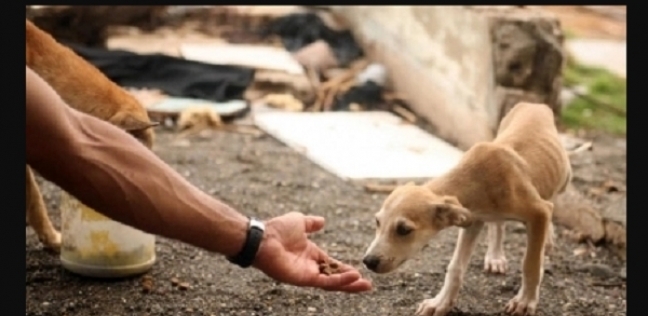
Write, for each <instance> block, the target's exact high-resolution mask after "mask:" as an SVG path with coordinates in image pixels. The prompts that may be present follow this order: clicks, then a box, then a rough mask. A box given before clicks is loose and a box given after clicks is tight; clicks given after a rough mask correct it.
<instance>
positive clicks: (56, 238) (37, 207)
mask: <svg viewBox="0 0 648 316" xmlns="http://www.w3.org/2000/svg"><path fill="white" fill-rule="evenodd" d="M25 183H26V187H25V189H26V193H27V196H26V198H27V200H26V204H27V223H29V225H30V226H31V227H32V228H33V229H34V231H35V232H36V235H37V236H38V239H39V240H40V241H41V242H42V243H43V245H44V246H45V247H46V248H47V249H49V250H52V251H54V252H56V253H59V252H60V251H61V233H59V232H58V231H57V230H56V229H55V228H54V225H52V222H51V221H50V218H49V216H48V214H47V208H45V203H44V202H43V196H42V195H41V193H40V190H39V189H38V184H37V183H36V179H35V178H34V174H33V173H32V171H31V169H30V168H29V166H27V173H26V177H25Z"/></svg>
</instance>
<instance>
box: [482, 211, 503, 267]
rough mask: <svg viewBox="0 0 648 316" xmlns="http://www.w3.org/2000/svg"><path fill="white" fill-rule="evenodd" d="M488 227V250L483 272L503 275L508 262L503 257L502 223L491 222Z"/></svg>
mask: <svg viewBox="0 0 648 316" xmlns="http://www.w3.org/2000/svg"><path fill="white" fill-rule="evenodd" d="M486 225H487V226H488V236H487V238H488V240H487V242H488V250H487V251H486V256H485V257H484V271H486V272H490V273H496V274H504V273H505V272H506V270H507V269H508V261H507V260H506V256H505V255H504V222H493V223H488V224H486Z"/></svg>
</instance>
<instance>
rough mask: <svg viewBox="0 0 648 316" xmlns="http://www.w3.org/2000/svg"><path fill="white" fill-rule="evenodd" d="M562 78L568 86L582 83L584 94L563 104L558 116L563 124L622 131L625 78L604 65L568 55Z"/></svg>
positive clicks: (624, 121)
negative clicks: (581, 62) (585, 63)
mask: <svg viewBox="0 0 648 316" xmlns="http://www.w3.org/2000/svg"><path fill="white" fill-rule="evenodd" d="M563 80H564V84H565V86H567V87H568V88H571V89H574V88H575V87H578V86H584V87H586V92H585V94H584V95H581V96H577V97H576V98H574V99H573V100H571V101H570V102H569V104H567V105H566V106H565V107H564V108H563V110H562V115H561V116H562V117H561V119H562V122H563V123H564V125H566V126H567V127H570V128H584V129H595V130H602V131H606V132H609V133H613V134H617V135H625V134H626V128H627V124H626V114H625V113H626V98H627V83H626V79H624V78H620V77H619V76H617V75H615V74H613V73H611V72H610V71H608V70H606V69H602V68H598V67H590V66H585V65H581V64H578V63H577V62H575V61H574V60H573V59H568V61H567V66H566V68H565V70H564V72H563Z"/></svg>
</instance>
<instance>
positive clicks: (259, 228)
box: [227, 217, 266, 268]
mask: <svg viewBox="0 0 648 316" xmlns="http://www.w3.org/2000/svg"><path fill="white" fill-rule="evenodd" d="M265 231H266V228H265V223H264V222H262V221H259V220H257V219H256V218H254V217H250V218H249V219H248V221H247V225H246V232H245V238H244V241H243V244H242V246H241V247H240V248H239V249H240V250H239V251H238V253H236V254H235V255H233V256H228V257H227V260H228V261H230V262H231V263H234V264H236V265H238V266H240V267H242V268H247V267H250V266H252V265H253V263H254V261H255V260H256V257H257V255H258V253H259V250H260V249H261V244H262V243H263V241H264V239H265V237H266V235H265Z"/></svg>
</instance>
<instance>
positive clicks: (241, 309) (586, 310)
mask: <svg viewBox="0 0 648 316" xmlns="http://www.w3.org/2000/svg"><path fill="white" fill-rule="evenodd" d="M171 139H172V135H171V134H169V133H166V132H160V133H159V138H158V145H157V149H156V152H157V153H158V154H159V155H160V156H161V157H162V158H163V159H164V160H165V161H167V162H169V163H170V164H172V165H173V166H174V168H176V169H177V170H178V171H179V172H181V173H182V174H184V175H185V176H186V177H188V179H189V180H190V181H191V182H192V183H194V184H196V185H198V186H199V187H201V188H202V189H204V190H205V191H207V192H209V193H210V194H213V195H214V196H217V197H219V198H221V199H223V200H224V201H226V202H228V203H231V205H233V206H235V207H236V208H238V209H240V210H242V211H243V212H245V213H247V214H252V215H255V216H258V217H262V218H263V217H269V216H273V215H279V214H282V213H284V212H288V211H301V212H307V213H312V214H317V215H322V216H325V217H326V218H327V219H328V223H327V226H326V228H325V230H324V231H323V232H321V233H318V234H316V235H314V236H313V239H314V240H315V241H316V242H318V243H319V244H320V245H321V246H322V247H324V248H325V249H326V250H328V251H329V252H330V253H331V254H332V255H333V256H335V257H337V258H339V259H341V260H344V261H347V262H350V263H351V264H354V265H356V266H358V267H360V266H361V264H360V259H361V255H362V253H363V252H364V250H365V247H366V246H367V245H368V243H369V242H370V240H371V238H372V236H373V229H374V227H373V220H372V216H373V213H374V212H375V211H376V210H377V208H378V207H379V205H380V204H381V202H382V200H383V198H384V196H383V195H380V194H370V193H366V192H364V190H363V189H362V187H360V186H357V185H352V184H350V183H345V182H343V181H341V180H339V179H337V178H336V177H334V176H332V175H330V174H328V173H327V172H325V171H323V170H321V169H320V168H319V167H317V166H315V165H314V164H312V163H311V162H310V161H308V160H307V159H305V158H303V157H302V156H300V155H299V154H298V153H295V152H294V151H292V150H291V149H289V148H287V147H285V146H283V145H282V144H280V143H279V142H277V141H275V140H274V139H272V138H270V137H268V136H263V137H260V138H254V137H253V136H249V135H239V134H229V133H218V134H215V135H214V136H213V138H212V139H192V141H191V146H190V147H188V148H186V147H174V146H173V145H172V142H171ZM620 146H621V147H620ZM587 155H591V156H590V158H588V159H589V160H588V161H589V162H588V163H579V164H577V165H576V166H575V170H576V178H575V181H574V183H575V185H576V186H577V187H578V189H579V190H581V191H583V192H588V190H590V189H591V188H593V187H600V185H601V181H604V180H606V179H610V178H612V179H614V180H615V181H618V182H619V183H621V184H622V185H623V187H624V188H625V156H626V151H625V140H624V139H614V138H610V137H606V136H601V137H599V138H597V143H596V147H595V150H594V151H593V152H592V153H588V154H587ZM583 159H585V158H583ZM43 189H44V195H45V197H46V200H47V202H48V205H49V208H50V210H51V215H52V217H53V218H54V220H55V224H56V225H58V224H59V212H58V203H57V199H58V196H59V193H58V192H59V191H58V189H56V188H55V187H53V186H52V185H50V184H47V185H45V186H44V188H43ZM610 194H625V193H619V192H614V193H610ZM613 200H614V199H611V198H610V199H608V198H599V199H597V200H596V201H594V202H595V203H597V205H599V206H600V207H605V206H606V205H607V204H609V203H612V202H611V201H613ZM507 231H508V236H507V238H506V250H507V252H508V257H509V262H510V264H511V269H510V271H509V273H507V274H506V275H505V276H489V275H486V274H484V273H483V272H482V262H483V256H484V253H485V248H486V247H485V244H484V243H483V241H482V243H481V245H480V246H479V247H478V250H477V252H476V254H475V256H473V258H472V261H471V264H470V269H469V272H468V274H467V276H466V279H465V283H464V287H463V289H462V291H461V296H460V298H459V299H458V302H457V305H456V308H455V310H454V311H453V313H452V314H451V315H472V316H476V315H500V313H501V311H502V310H503V307H504V304H505V303H506V302H507V301H508V300H509V299H510V298H511V297H512V296H513V295H515V293H516V291H517V289H518V287H519V286H520V261H521V258H522V254H523V251H524V245H525V236H524V228H523V227H522V226H520V225H513V224H510V225H508V227H507ZM26 234H27V243H26V252H27V254H26V306H27V308H26V312H25V315H29V316H31V315H34V316H36V315H41V316H45V315H78V316H86V315H100V316H111V315H151V316H153V315H413V313H414V311H415V310H416V306H417V305H418V303H419V302H420V301H421V300H423V299H425V298H430V297H432V296H433V295H435V294H436V292H437V291H438V290H439V289H440V288H441V285H442V281H443V275H444V270H445V267H446V265H447V263H448V262H449V260H450V256H451V254H452V250H453V247H454V244H455V238H456V234H457V230H455V229H452V230H449V231H447V232H445V233H443V234H442V235H441V236H440V237H439V238H438V239H437V240H435V241H433V242H431V243H430V247H428V248H427V249H426V250H425V251H423V252H422V253H421V254H420V255H419V256H418V257H417V258H416V259H415V260H412V261H411V262H409V263H407V264H406V265H405V266H403V267H402V269H400V270H399V271H397V272H395V273H393V274H390V275H385V276H377V275H374V274H370V273H369V272H367V271H366V270H364V269H362V271H364V272H363V273H366V274H367V276H368V277H370V278H371V279H373V282H374V284H375V291H373V292H372V293H367V294H361V295H345V294H335V293H327V292H321V291H317V290H312V289H303V288H295V287H290V286H285V285H280V284H277V283H275V282H274V281H272V280H270V279H269V278H267V277H265V276H264V275H262V274H261V273H259V272H258V271H255V270H242V269H239V268H238V267H235V266H232V265H230V264H229V263H228V262H227V261H226V260H224V259H223V258H221V257H219V256H216V255H213V254H210V253H207V252H205V251H203V250H200V249H197V248H194V247H192V246H188V245H184V244H182V243H179V242H176V241H172V240H168V239H165V238H159V239H158V244H157V254H158V262H157V263H156V265H155V266H154V267H153V269H152V271H150V272H149V273H148V275H149V276H150V277H152V279H153V291H152V292H150V293H144V292H143V290H142V289H143V287H142V278H141V277H136V278H131V279H126V280H119V281H96V280H90V279H85V278H81V277H77V276H75V275H73V274H71V273H68V272H66V271H65V270H63V268H62V267H61V266H60V264H59V261H58V258H57V257H55V256H52V255H50V254H48V253H47V252H45V251H43V250H42V248H41V246H40V244H39V243H38V241H37V239H36V237H35V235H34V233H33V231H32V230H31V228H27V231H26ZM557 235H558V238H557V249H556V252H555V253H554V254H553V255H552V257H551V262H550V264H549V265H548V268H547V273H546V274H545V275H546V277H545V279H544V283H543V284H542V289H541V302H540V311H539V315H574V316H598V315H600V316H609V315H626V312H625V310H626V289H625V277H624V276H623V277H622V276H621V275H622V274H624V273H625V272H622V271H624V266H625V265H624V263H623V262H621V260H619V259H617V258H616V257H614V256H613V255H612V254H611V253H610V252H609V251H607V250H605V249H600V248H593V249H591V251H587V252H584V254H581V255H575V253H574V250H575V249H576V248H578V247H582V246H580V245H577V244H576V243H575V242H574V241H572V239H570V238H568V237H567V234H565V231H564V229H563V228H561V227H558V228H557ZM172 278H177V279H178V280H180V281H181V282H188V283H189V284H190V285H191V287H190V288H189V289H187V290H181V289H179V288H177V287H174V286H173V285H172V282H171V279H172Z"/></svg>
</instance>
